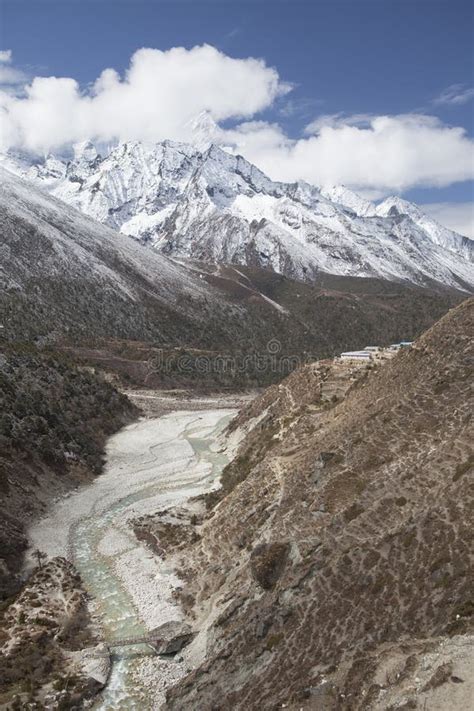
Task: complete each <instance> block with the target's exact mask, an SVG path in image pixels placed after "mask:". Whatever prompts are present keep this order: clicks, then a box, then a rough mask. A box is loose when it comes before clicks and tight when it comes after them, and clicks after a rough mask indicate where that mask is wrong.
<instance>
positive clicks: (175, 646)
mask: <svg viewBox="0 0 474 711" xmlns="http://www.w3.org/2000/svg"><path fill="white" fill-rule="evenodd" d="M150 637H153V639H154V641H153V643H152V645H153V647H154V648H155V650H156V652H157V654H176V652H179V651H180V650H181V649H182V648H183V647H185V646H186V645H187V644H189V642H190V641H191V640H192V638H193V637H194V633H193V631H192V629H191V627H190V626H189V625H188V624H186V622H182V621H180V620H170V621H169V622H165V623H164V624H162V625H160V626H159V627H156V628H155V629H154V630H152V631H151V632H150Z"/></svg>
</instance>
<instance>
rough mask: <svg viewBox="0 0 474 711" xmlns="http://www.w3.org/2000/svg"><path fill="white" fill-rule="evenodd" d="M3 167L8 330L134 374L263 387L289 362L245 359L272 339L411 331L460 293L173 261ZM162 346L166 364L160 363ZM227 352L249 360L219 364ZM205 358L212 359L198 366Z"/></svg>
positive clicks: (145, 378) (361, 337) (305, 342)
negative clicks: (310, 280)
mask: <svg viewBox="0 0 474 711" xmlns="http://www.w3.org/2000/svg"><path fill="white" fill-rule="evenodd" d="M0 177H1V179H2V183H1V186H0V233H1V245H0V254H1V259H0V314H1V317H0V318H1V321H0V325H1V326H2V328H1V329H0V339H2V340H3V341H4V342H12V341H28V342H34V343H36V344H37V345H38V346H39V347H54V348H68V352H70V353H71V350H72V355H81V357H82V356H83V357H84V360H86V361H87V362H91V361H92V362H93V363H94V364H96V365H98V366H102V367H104V366H106V367H110V369H111V370H113V371H114V372H117V371H118V372H120V373H121V374H122V375H124V376H126V377H127V378H129V379H131V380H132V382H134V383H136V384H144V383H145V384H147V385H153V386H165V387H173V386H177V385H186V386H191V385H196V384H197V383H201V384H206V385H207V386H213V387H216V386H221V385H222V386H224V385H225V386H233V387H242V386H246V385H255V384H267V383H269V382H272V381H274V380H276V379H279V378H281V377H282V375H285V374H286V373H287V372H288V371H284V372H283V373H282V372H280V370H279V369H278V368H277V369H274V368H269V369H266V370H265V369H264V370H262V369H261V368H259V367H258V363H257V362H256V361H255V360H254V359H250V360H247V361H244V357H245V356H248V355H252V354H254V355H255V354H260V355H262V354H263V355H264V356H268V355H269V354H268V347H267V346H268V343H269V342H271V341H273V340H275V339H276V340H277V341H278V344H279V345H278V348H279V353H278V355H282V356H284V355H287V356H292V357H295V356H296V357H297V358H299V359H306V358H309V359H311V358H317V357H321V356H325V355H332V354H334V353H335V352H337V351H340V350H344V349H346V348H348V347H354V348H355V347H364V346H365V345H367V343H370V342H371V341H376V342H377V343H390V342H393V341H395V340H402V339H407V338H408V339H411V338H413V337H415V336H417V335H418V334H419V333H420V332H421V331H422V330H423V329H424V328H426V327H428V326H429V325H431V324H432V323H433V322H434V321H435V320H436V319H437V318H439V317H440V316H441V315H442V314H443V313H444V312H445V311H446V310H447V309H448V308H449V307H450V306H452V305H453V304H455V303H458V302H459V300H460V299H461V298H462V296H461V295H460V293H459V292H453V291H449V290H439V291H433V290H430V289H426V288H419V287H415V286H411V285H405V284H401V283H391V282H386V281H378V280H375V279H357V278H352V277H330V276H327V275H326V276H325V275H321V276H320V277H319V281H318V283H317V284H316V285H311V284H303V283H298V282H295V281H292V280H290V279H288V278H286V277H284V276H282V275H279V274H275V273H274V272H270V271H267V270H261V269H258V268H253V269H249V268H246V267H243V268H238V269H237V268H234V267H224V266H208V265H207V266H206V265H204V264H202V263H192V262H189V261H188V262H186V263H185V264H181V263H177V262H176V261H175V260H172V259H169V258H167V257H166V256H164V255H162V254H159V253H157V252H155V251H153V250H149V249H146V247H144V246H143V245H141V244H139V243H138V242H136V241H135V240H132V239H130V238H129V237H127V236H125V235H122V234H119V233H117V232H114V231H113V230H111V229H110V228H108V227H106V226H104V225H101V224H100V223H98V222H96V221H94V220H92V219H90V218H88V217H86V216H84V215H83V214H82V213H80V212H78V211H77V210H75V209H74V208H72V207H70V206H68V205H65V204H64V203H63V202H61V201H59V200H57V199H55V198H54V197H52V196H50V195H47V194H45V193H44V192H42V191H41V190H38V189H37V188H35V187H34V186H33V185H31V184H29V183H26V182H25V181H23V180H21V179H19V178H17V177H15V176H13V175H12V174H11V173H8V172H7V171H2V172H1V176H0ZM183 349H184V350H183ZM163 352H164V353H165V356H166V362H167V367H166V368H160V369H158V370H157V369H156V368H154V367H150V364H152V365H153V363H154V360H155V359H156V358H157V357H159V356H161V355H162V354H163ZM221 355H225V356H231V357H234V358H236V359H237V358H238V361H237V360H236V363H237V365H238V366H239V367H234V368H227V369H226V368H224V369H222V368H220V369H219V368H215V367H213V364H214V359H215V358H216V357H217V356H221ZM184 357H186V359H187V360H186V363H185V367H182V358H184ZM203 357H204V358H205V359H206V361H205V363H204V365H205V366H206V364H210V366H209V367H207V366H206V367H204V368H203V367H202V362H201V367H197V359H198V358H201V361H202V358H203ZM242 363H244V365H245V367H242Z"/></svg>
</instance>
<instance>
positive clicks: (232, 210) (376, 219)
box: [1, 141, 474, 291]
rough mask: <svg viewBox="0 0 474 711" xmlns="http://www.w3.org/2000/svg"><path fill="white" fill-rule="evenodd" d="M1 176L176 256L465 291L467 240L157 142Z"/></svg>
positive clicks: (412, 212) (212, 153) (405, 214)
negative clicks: (33, 187)
mask: <svg viewBox="0 0 474 711" xmlns="http://www.w3.org/2000/svg"><path fill="white" fill-rule="evenodd" d="M1 163H2V164H3V166H4V167H6V168H7V169H8V170H10V171H12V172H14V173H16V174H17V175H20V176H21V177H23V178H26V179H27V180H29V181H31V182H32V183H34V184H35V185H37V186H39V187H41V188H42V189H43V190H47V191H48V192H50V193H51V194H52V195H54V196H55V197H58V198H60V199H61V200H63V201H64V202H66V203H68V204H70V205H73V206H75V207H77V208H78V209H79V210H81V211H82V212H84V213H85V214H87V215H89V216H90V217H93V218H94V219H95V220H97V221H99V222H101V223H104V224H106V225H107V226H108V227H111V228H113V229H115V230H118V231H120V232H122V233H124V234H127V235H130V236H132V237H134V238H136V239H137V240H138V241H140V242H142V243H145V244H147V245H149V246H151V247H152V248H153V249H154V250H156V251H159V252H162V253H164V254H166V255H168V256H171V257H173V258H174V259H178V260H183V259H193V260H199V261H203V262H211V263H219V264H234V265H246V266H255V267H260V268H265V269H270V270H273V271H274V272H277V273H280V274H283V275H285V276H288V277H290V278H293V279H297V280H303V281H307V282H314V281H315V280H317V279H318V277H320V275H321V274H324V273H330V274H335V275H344V276H356V277H377V278H381V279H387V280H395V281H404V282H411V283H415V284H419V285H424V286H426V285H433V284H438V285H439V284H443V285H445V286H449V287H453V288H456V289H461V290H465V291H470V290H471V288H472V287H473V286H474V269H473V267H472V260H473V255H474V247H473V245H474V242H473V240H471V239H469V238H467V237H463V236H461V235H459V234H457V233H455V232H453V231H451V230H449V229H447V228H445V227H443V226H441V225H439V224H438V223H437V222H436V221H434V220H433V219H431V218H429V217H428V216H427V215H425V214H424V213H423V212H422V210H421V209H420V208H419V207H417V206H416V205H415V204H413V203H410V202H407V201H405V200H402V199H401V198H398V197H389V198H387V199H386V200H384V201H383V202H381V203H380V204H379V205H375V204H373V203H371V202H369V201H367V200H365V199H363V198H362V197H360V196H358V195H357V194H356V193H354V192H352V191H351V190H349V189H348V188H345V187H344V186H326V187H323V188H318V187H315V186H312V185H309V184H307V183H304V182H296V183H282V182H276V181H273V180H271V179H270V178H268V177H267V176H266V175H265V174H264V173H263V172H262V171H260V170H259V169H258V168H257V167H256V166H254V165H252V164H251V163H249V162H248V161H247V160H246V159H245V158H243V157H242V156H240V155H233V154H231V153H229V152H227V151H226V150H224V149H223V148H220V147H219V146H217V145H214V144H211V145H210V146H209V147H208V148H207V149H203V148H202V147H200V148H197V147H195V146H194V145H190V144H184V143H176V142H172V141H163V142H161V143H156V144H146V143H139V142H128V143H121V144H119V145H117V146H116V147H114V148H112V149H111V150H109V151H108V152H107V154H106V155H104V156H102V155H100V154H99V153H98V151H97V150H96V148H95V146H94V145H93V144H92V143H91V142H85V143H82V144H78V145H76V146H75V148H74V155H73V156H72V157H71V159H69V160H66V159H64V158H62V157H60V156H54V155H49V156H47V157H46V158H44V159H41V160H39V159H34V158H32V157H31V156H26V155H20V154H9V155H6V156H2V161H1Z"/></svg>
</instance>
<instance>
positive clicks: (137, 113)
mask: <svg viewBox="0 0 474 711" xmlns="http://www.w3.org/2000/svg"><path fill="white" fill-rule="evenodd" d="M0 61H1V62H2V67H3V71H4V72H7V74H8V75H10V76H11V75H12V72H13V73H15V72H17V70H15V69H14V67H13V65H12V64H11V54H10V53H9V52H3V53H1V54H0ZM0 69H1V67H0ZM15 76H16V77H17V78H18V76H19V74H15ZM290 91H291V86H290V85H289V84H287V83H285V82H284V81H282V80H281V78H280V76H279V74H278V72H277V70H276V69H274V68H271V67H268V66H267V65H266V63H265V61H264V60H262V59H254V58H251V57H249V58H244V59H236V58H232V57H229V56H227V55H226V54H224V53H223V52H221V51H219V50H217V49H216V48H214V47H212V46H210V45H202V46H196V47H193V48H192V49H185V48H184V47H174V48H172V49H169V50H166V51H161V50H158V49H146V48H143V49H139V50H138V51H136V52H135V53H134V54H133V56H132V58H131V61H130V66H129V67H128V69H127V70H126V72H125V73H124V75H123V76H121V75H120V74H119V73H118V72H117V71H116V70H115V69H113V68H108V69H105V70H104V71H103V72H102V73H101V74H100V76H99V77H98V78H97V79H96V81H95V82H94V83H93V84H92V85H91V86H89V87H88V88H87V89H83V88H82V87H81V86H80V85H79V83H78V82H77V81H76V80H75V79H73V78H70V77H54V76H50V77H35V78H34V79H33V80H32V81H31V82H30V83H24V85H23V86H22V89H21V92H18V91H13V92H12V91H11V90H9V89H8V87H5V86H4V87H3V91H2V90H0V112H1V113H0V120H1V122H2V139H1V144H0V149H3V150H6V149H9V148H12V147H13V148H21V149H26V150H30V151H35V152H39V153H47V152H48V151H50V150H56V151H57V150H58V149H61V148H62V147H67V146H68V145H70V144H72V143H74V142H77V141H82V140H86V139H93V140H95V141H99V142H101V141H103V142H106V143H110V142H114V141H120V140H121V141H129V140H140V141H153V142H155V141H160V140H162V139H164V138H169V139H174V140H181V141H193V138H194V136H193V131H194V130H195V121H194V119H195V118H196V116H199V115H205V116H207V117H208V119H209V123H210V124H211V128H212V126H213V128H212V130H209V127H206V130H205V131H204V134H205V135H204V137H203V136H200V141H201V142H202V139H203V138H204V140H206V139H209V140H212V141H214V142H217V143H220V144H222V145H226V146H229V147H230V148H231V150H233V151H235V152H237V153H242V154H244V155H245V157H247V158H248V159H249V160H251V161H252V162H254V163H256V164H257V165H258V166H259V167H261V168H262V169H263V170H264V171H265V172H267V173H268V174H269V175H270V176H271V177H272V178H273V179H279V180H284V181H292V180H307V181H309V182H311V183H316V184H328V183H331V184H332V183H335V184H336V183H344V184H346V185H348V186H350V187H352V188H356V189H358V190H365V191H370V193H371V194H378V195H386V194H388V193H391V192H394V191H396V192H402V191H404V190H407V189H408V188H410V187H413V186H432V187H443V186H446V185H450V184H452V183H455V182H459V181H464V180H468V179H471V178H473V177H474V141H473V140H472V139H471V138H470V137H468V135H467V134H466V131H465V130H464V129H463V128H461V127H452V126H448V125H446V124H444V123H443V122H441V121H440V120H439V119H438V118H436V117H435V116H429V115H424V114H419V113H408V114H401V115H391V116H390V115H388V116H383V115H366V114H359V115H357V116H346V115H344V114H341V113H338V114H333V115H326V116H319V117H315V119H314V120H313V121H312V122H311V123H310V124H309V125H308V126H307V127H306V130H305V134H304V135H303V136H301V137H297V138H293V137H290V136H288V135H287V134H286V133H285V131H284V130H283V129H282V127H281V126H280V125H279V124H278V123H270V122H269V121H262V120H257V119H258V117H259V114H260V113H261V112H262V111H263V110H266V109H269V108H271V107H272V106H274V104H275V101H276V100H277V98H278V97H279V96H282V95H284V94H288V93H289V92H290ZM275 115H277V113H275ZM224 122H225V123H224Z"/></svg>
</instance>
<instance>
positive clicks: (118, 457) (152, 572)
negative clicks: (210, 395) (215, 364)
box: [0, 395, 236, 711]
mask: <svg viewBox="0 0 474 711" xmlns="http://www.w3.org/2000/svg"><path fill="white" fill-rule="evenodd" d="M150 396H152V395H150ZM158 397H159V396H158ZM203 404H205V403H202V402H198V403H196V407H197V408H199V407H201V408H202V407H203ZM231 404H232V405H235V401H233V402H232V403H231ZM216 406H217V407H218V409H209V407H208V409H204V410H203V409H194V410H181V411H180V410H174V411H172V412H171V413H168V414H166V415H162V417H160V418H156V417H152V418H148V419H141V420H140V421H138V422H137V423H135V424H132V425H129V426H127V427H126V428H125V429H123V430H121V431H120V432H119V433H118V434H116V435H115V436H113V437H112V438H111V439H110V440H109V443H108V445H107V450H106V452H107V463H106V466H105V470H104V473H103V474H102V475H101V476H100V477H99V478H97V479H96V480H95V481H94V482H92V483H91V484H87V485H84V486H82V487H80V488H79V489H78V490H76V491H73V492H72V493H71V494H70V495H68V496H66V497H64V498H61V499H59V500H58V502H57V503H56V504H53V505H52V506H51V507H50V509H49V511H48V512H47V514H46V515H45V516H44V517H43V518H41V519H40V520H39V521H38V522H37V523H36V524H34V525H33V526H32V527H30V529H29V530H28V532H27V534H28V539H29V542H30V546H31V547H30V556H29V557H28V558H27V563H26V565H27V567H29V566H31V565H35V559H34V551H35V550H40V551H41V552H42V553H44V554H45V555H46V556H47V558H48V559H53V560H54V561H62V560H64V559H65V558H66V559H68V560H69V561H71V562H72V563H73V564H74V567H75V569H76V570H77V572H78V573H79V575H80V576H81V581H82V582H81V585H82V586H84V589H85V590H86V591H87V594H88V596H89V599H90V603H88V608H89V614H88V616H87V619H89V628H90V629H91V632H90V635H89V639H87V636H86V635H85V642H83V645H84V644H86V645H87V647H88V648H86V649H83V650H82V651H81V649H77V650H76V651H74V652H63V659H62V667H61V663H58V662H56V668H55V674H56V675H59V676H61V675H64V674H65V673H66V670H67V669H68V670H69V671H68V674H69V675H70V676H71V677H72V676H75V677H77V678H78V681H76V683H75V686H76V687H78V688H82V689H83V690H84V689H85V690H87V691H88V692H89V693H86V692H83V693H84V696H85V698H87V697H88V696H89V697H90V691H91V689H94V688H95V692H96V693H97V691H98V690H99V688H100V685H101V683H102V684H103V683H104V681H105V680H107V687H106V689H105V691H104V693H103V695H102V696H101V697H100V701H99V703H98V705H96V708H101V709H104V711H106V710H110V711H111V710H112V709H122V708H123V709H133V708H137V709H138V708H149V709H153V708H156V704H158V702H159V700H160V699H161V701H162V700H163V698H162V690H163V689H164V688H165V686H169V685H170V683H171V682H176V681H177V680H178V679H179V678H180V676H182V675H183V674H184V673H186V671H187V670H188V669H189V668H190V665H191V667H192V666H193V661H192V655H191V658H190V660H188V659H187V657H185V659H184V660H182V661H181V662H179V661H176V660H175V659H171V660H168V661H167V660H166V659H165V658H159V657H155V656H153V655H152V652H151V650H150V649H149V648H148V647H147V646H145V645H141V646H139V647H135V648H131V649H127V648H118V649H116V650H113V656H112V664H111V666H110V667H109V672H107V673H106V674H105V679H104V677H103V675H104V666H103V664H104V663H105V661H104V662H103V663H102V662H101V661H100V655H101V653H102V652H101V650H103V649H104V647H103V643H104V642H105V644H107V643H108V642H110V643H113V641H114V640H116V639H119V638H124V637H130V636H133V635H138V634H143V633H144V631H146V630H151V629H153V628H156V627H159V626H160V625H162V624H163V623H165V622H167V621H171V620H174V621H176V620H177V621H179V620H180V619H182V612H181V609H180V607H179V606H178V605H177V603H176V601H175V599H174V593H175V591H176V589H177V588H179V586H180V584H181V582H180V580H179V578H177V577H176V574H175V573H174V572H173V563H172V560H171V559H166V560H160V559H159V558H157V557H156V556H154V555H153V554H152V552H150V550H148V549H147V548H146V547H144V546H143V544H141V543H140V542H139V540H138V539H137V538H136V537H135V536H134V535H133V521H134V520H136V519H138V518H140V517H143V516H145V515H147V514H150V513H155V512H156V511H159V510H164V509H166V510H167V511H171V514H168V515H171V516H172V515H173V514H172V512H173V511H176V515H178V516H180V515H181V516H183V515H184V514H185V513H188V516H191V515H193V514H194V515H200V514H201V513H202V511H201V508H202V505H200V504H199V503H198V502H194V503H193V501H192V500H193V499H194V498H195V497H197V496H200V495H202V494H203V493H206V492H208V491H209V490H211V489H212V488H213V487H215V486H216V485H217V480H218V476H219V474H220V471H221V469H222V467H223V465H224V463H225V462H226V461H227V457H226V454H225V451H224V450H223V443H222V442H221V443H220V444H219V435H220V433H221V432H222V430H223V429H224V427H225V425H226V424H227V423H228V421H229V419H230V417H231V416H232V415H233V414H234V413H235V412H236V410H233V409H230V410H229V409H228V403H227V402H226V400H225V398H221V399H220V400H219V402H218V403H214V407H216ZM175 407H176V403H175ZM47 565H49V566H51V563H48V564H47ZM47 569H48V568H47V567H46V570H47ZM35 589H38V588H37V587H36V588H35V586H34V584H33V585H31V587H30V590H31V592H30V595H33V594H34V591H35ZM26 609H28V606H27V604H26V605H25V606H23V605H22V598H21V597H20V599H19V600H18V601H17V602H15V603H14V604H13V605H11V606H10V608H9V612H8V614H9V619H10V620H12V621H13V625H12V626H11V627H10V629H9V630H8V633H7V634H8V638H9V639H8V640H5V639H4V640H3V645H4V650H5V649H8V648H10V650H15V649H18V647H20V649H21V648H22V646H23V648H24V646H25V638H27V637H28V634H30V635H31V636H34V634H35V632H36V631H37V629H38V625H37V624H35V619H34V618H31V617H28V615H25V610H26ZM47 610H48V603H47V601H46V602H45V603H44V608H43V609H42V608H41V606H40V607H38V608H37V609H36V614H37V615H40V616H41V614H43V615H45V614H46V616H47ZM75 614H76V615H77V612H76V613H75ZM24 618H25V619H24ZM18 620H20V622H18ZM90 620H92V621H93V622H92V623H91V622H90ZM77 622H78V620H76V623H77ZM79 624H80V620H79ZM97 645H98V646H97ZM17 654H18V651H17ZM12 655H13V651H10V653H9V652H7V653H6V660H5V663H7V661H8V657H9V656H12ZM94 655H98V656H96V664H95V665H94V664H92V667H90V663H91V662H94V658H95V656H94ZM143 655H145V656H144V657H143ZM150 655H151V656H150ZM20 659H21V658H20ZM97 661H98V662H99V663H97ZM17 663H18V661H17ZM194 663H195V662H194ZM97 667H98V668H97ZM44 676H45V678H43V679H38V678H35V680H32V678H31V677H30V687H29V693H30V695H31V697H32V699H33V698H34V700H35V703H39V704H40V705H41V704H45V706H46V707H49V706H48V704H50V705H52V706H51V707H52V708H56V706H55V704H58V703H63V704H68V703H73V697H74V684H71V688H70V691H69V693H68V692H67V690H65V691H62V690H58V689H57V688H56V686H55V685H54V677H53V678H51V675H49V677H50V678H49V679H48V675H47V674H45V675H44ZM27 679H28V671H27V670H26V669H25V684H26V680H27ZM79 680H81V681H82V685H81V684H80V683H79ZM21 688H22V687H21V685H20V686H19V691H20V696H19V698H21ZM0 699H1V697H0Z"/></svg>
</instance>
